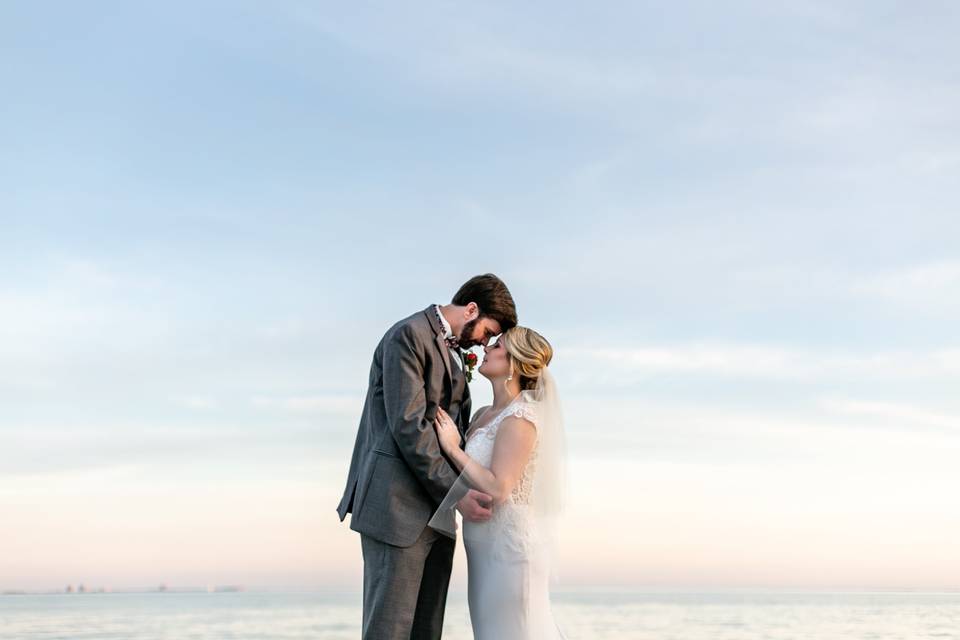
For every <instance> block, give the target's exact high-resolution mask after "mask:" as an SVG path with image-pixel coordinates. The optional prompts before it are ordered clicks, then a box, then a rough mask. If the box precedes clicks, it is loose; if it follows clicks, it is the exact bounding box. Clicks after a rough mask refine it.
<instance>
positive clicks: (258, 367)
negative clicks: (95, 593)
mask: <svg viewBox="0 0 960 640" xmlns="http://www.w3.org/2000/svg"><path fill="white" fill-rule="evenodd" d="M958 28H960V8H958V7H957V5H956V4H955V3H948V2H927V3H923V4H922V5H919V4H913V5H904V4H903V3H895V2H886V1H880V2H842V3H837V2H792V3H770V2H759V1H756V2H737V1H735V2H729V3H723V4H722V5H721V4H717V3H706V2H674V3H669V5H665V4H663V3H648V2H629V3H627V2H623V3H616V2H613V3H592V4H591V5H590V6H589V7H588V6H586V5H577V4H573V3H557V2H551V3H545V2H532V3H523V4H522V5H518V4H517V3H502V2H490V3H479V4H478V3H472V4H456V3H439V2H437V3H431V2H413V3H402V4H398V3H354V4H352V5H351V6H350V7H345V6H343V5H342V4H333V3H307V2H274V3H269V5H268V4H266V3H250V2H230V3H226V2H223V3H217V2H200V3H183V2H165V3H160V4H157V3H154V4H150V5H145V4H143V3H138V4H137V5H136V6H134V5H131V4H130V3H119V2H115V3H110V2H95V3H83V4H82V5H81V4H71V3H57V4H53V3H35V2H33V3H28V2H7V3H4V4H3V7H2V8H0V92H2V95H3V99H2V100H0V222H2V224H0V363H2V364H0V409H2V410H0V522H2V523H3V526H2V527H0V589H48V588H49V589H60V588H63V587H64V586H65V585H67V584H74V585H76V584H78V583H84V584H86V585H87V586H89V587H97V586H106V587H110V588H115V589H117V588H127V587H139V586H148V587H149V586H153V585H157V584H159V583H167V584H168V585H171V586H175V585H185V586H194V585H201V586H202V585H208V584H213V585H219V584H244V585H248V586H251V587H263V588H288V587H296V588H331V589H356V588H358V586H359V584H360V579H361V569H362V564H361V557H360V543H359V537H358V535H357V534H356V533H355V532H353V531H351V530H350V529H349V528H348V526H347V523H340V522H339V521H338V518H337V516H336V513H335V507H336V505H337V503H338V501H339V497H340V494H341V492H342V490H343V485H344V482H345V479H346V473H347V468H348V465H349V459H350V451H351V447H352V444H353V439H354V435H355V433H356V427H357V422H358V419H359V416H360V412H361V408H362V402H363V396H364V392H365V385H366V380H367V372H368V369H369V366H370V359H371V357H372V354H373V350H374V348H375V347H376V344H377V342H378V341H379V339H380V337H381V336H382V334H383V332H384V331H385V330H386V329H387V328H388V327H389V326H390V325H392V324H393V323H394V322H395V321H397V320H398V319H400V318H403V317H406V316H407V315H410V314H411V313H413V312H415V311H417V310H420V309H423V308H424V307H426V306H427V305H428V304H430V303H442V302H449V300H450V298H451V297H452V295H453V294H454V292H455V291H456V290H457V288H458V287H459V286H460V284H462V283H463V282H464V281H465V280H467V279H468V278H469V277H471V276H473V275H475V274H478V273H485V272H493V273H496V274H497V275H499V276H500V277H501V278H503V279H504V281H505V282H506V283H507V285H508V286H509V287H510V289H511V291H512V293H513V295H514V298H515V299H516V301H517V306H518V312H519V317H520V322H521V323H522V324H524V325H527V326H530V327H532V328H534V329H536V330H537V331H538V332H540V333H542V334H543V335H544V336H546V337H547V338H548V340H550V341H551V343H552V344H553V345H554V347H555V350H556V356H555V359H554V362H553V364H552V368H553V370H554V373H555V376H556V377H557V380H558V385H559V387H560V390H561V393H562V394H563V396H564V407H565V411H566V414H567V428H568V438H569V442H570V463H571V505H570V509H569V511H568V513H567V516H566V526H565V527H564V537H563V540H562V544H563V555H562V559H561V560H562V561H561V563H560V580H561V583H562V585H563V586H569V587H583V586H614V587H637V588H641V587H667V588H674V587H676V588H704V587H708V588H713V587H718V588H719V587H737V588H739V587H763V588H765V587H775V588H837V589H840V588H843V589H846V588H851V589H859V588H866V589H875V588H876V589H900V588H909V589H933V590H936V589H951V588H958V587H960V583H958V582H957V576H958V575H960V545H957V543H956V541H957V540H958V539H960V501H957V500H956V490H955V488H956V487H957V486H958V485H960V467H958V465H957V459H958V453H960V395H958V394H957V388H958V382H960V341H958V338H957V333H956V327H957V326H958V320H960V211H958V203H960V198H958V196H960V182H958V181H957V180H956V176H957V174H958V170H960V115H958V114H960V43H958V40H957V38H956V37H955V35H956V33H957V31H958ZM471 389H472V391H473V394H474V397H475V406H477V407H479V406H482V405H483V404H487V403H489V400H490V397H491V394H490V390H489V385H488V383H487V382H486V381H485V380H484V379H482V378H479V377H478V378H477V379H475V381H474V382H473V383H472V386H471ZM457 563H458V566H457V569H456V573H455V577H454V580H455V582H454V586H457V585H461V586H462V585H463V584H464V583H463V572H464V567H463V564H464V563H463V556H462V549H460V550H458V559H457Z"/></svg>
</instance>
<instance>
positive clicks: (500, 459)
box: [429, 326, 565, 640]
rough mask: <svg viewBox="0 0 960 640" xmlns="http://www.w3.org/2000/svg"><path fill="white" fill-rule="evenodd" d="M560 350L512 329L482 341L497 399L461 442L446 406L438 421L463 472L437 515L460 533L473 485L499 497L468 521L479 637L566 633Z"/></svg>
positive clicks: (471, 596)
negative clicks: (557, 564)
mask: <svg viewBox="0 0 960 640" xmlns="http://www.w3.org/2000/svg"><path fill="white" fill-rule="evenodd" d="M552 358H553V348H552V347H551V346H550V343H549V342H547V340H546V339H545V338H543V336H541V335H540V334H538V333H537V332H536V331H533V330H532V329H529V328H526V327H520V326H518V327H514V328H512V329H510V330H508V331H506V332H504V333H503V335H501V336H500V339H499V340H498V341H497V342H495V343H494V344H492V345H488V346H486V347H484V359H483V363H482V364H481V365H480V367H479V368H478V369H477V370H478V371H479V372H480V374H481V375H483V376H484V377H486V378H487V379H488V380H490V383H491V385H492V386H493V404H492V405H491V406H489V407H483V408H482V409H480V410H478V411H477V414H476V416H475V417H474V419H473V420H472V421H471V423H470V426H469V428H468V430H467V433H466V439H467V441H466V446H465V448H464V449H460V442H461V438H460V433H459V431H458V430H457V427H456V425H455V424H454V422H453V420H452V419H451V418H450V416H449V415H447V414H446V413H445V412H443V410H441V411H440V413H439V414H438V416H437V419H436V421H435V423H434V426H435V428H436V431H437V436H438V438H439V441H440V446H441V448H442V449H443V452H444V453H445V454H446V456H447V457H448V458H449V459H450V461H451V462H453V464H454V465H455V466H456V468H457V470H458V471H460V477H459V478H458V480H457V483H456V484H455V485H454V488H453V489H452V490H451V491H450V493H449V494H448V495H447V497H446V499H444V501H443V503H442V504H441V505H440V508H439V509H438V510H437V513H436V514H435V515H434V517H433V519H431V521H430V523H429V524H430V526H431V527H432V528H434V529H437V530H439V531H442V532H444V533H447V534H448V535H451V536H453V535H455V533H454V531H455V528H456V524H455V518H454V516H453V508H454V507H455V506H456V502H457V501H458V500H459V499H460V498H461V497H462V496H463V495H464V494H465V493H466V492H467V491H468V490H470V489H474V490H477V491H481V492H483V493H486V494H487V495H489V496H491V498H492V500H493V516H492V517H491V518H490V519H489V520H487V521H485V522H469V521H466V520H464V523H463V540H464V546H465V548H466V552H467V567H468V573H467V578H468V582H467V590H468V602H469V605H470V621H471V624H472V626H473V633H474V637H475V638H476V640H554V639H562V638H564V636H563V634H562V633H561V632H560V630H559V628H558V627H557V624H556V622H555V621H554V618H553V613H552V612H551V609H550V592H549V580H550V575H551V567H552V566H553V563H552V558H553V555H554V554H553V551H554V548H555V543H556V539H555V538H556V528H557V527H556V518H557V516H558V515H559V511H560V507H561V502H562V498H563V494H564V490H563V483H564V459H565V458H564V433H563V420H562V416H561V413H560V404H559V400H558V398H557V394H556V386H555V384H554V381H553V377H552V374H551V373H550V370H549V368H548V366H547V365H548V364H549V363H550V360H551V359H552Z"/></svg>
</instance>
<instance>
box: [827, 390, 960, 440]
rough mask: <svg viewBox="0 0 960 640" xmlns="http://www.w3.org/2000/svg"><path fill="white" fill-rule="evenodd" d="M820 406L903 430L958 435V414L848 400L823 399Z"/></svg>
mask: <svg viewBox="0 0 960 640" xmlns="http://www.w3.org/2000/svg"><path fill="white" fill-rule="evenodd" d="M821 406H823V408H825V409H827V410H828V411H833V412H836V413H840V414H844V415H852V416H864V417H867V418H871V419H880V420H883V421H885V422H888V423H895V424H897V425H899V426H900V427H902V428H904V429H909V428H911V427H935V428H944V429H947V430H953V431H955V432H956V433H957V434H960V414H949V413H942V412H938V411H931V410H929V409H927V408H924V407H918V406H914V405H908V404H899V403H892V402H881V401H872V400H854V399H849V398H825V399H823V400H822V401H821Z"/></svg>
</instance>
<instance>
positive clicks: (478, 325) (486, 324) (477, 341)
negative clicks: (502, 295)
mask: <svg viewBox="0 0 960 640" xmlns="http://www.w3.org/2000/svg"><path fill="white" fill-rule="evenodd" d="M498 335H500V323H499V322H497V321H496V320H494V319H493V318H485V317H483V316H480V317H479V318H476V319H474V320H469V321H467V323H466V324H465V325H463V331H461V332H460V346H461V347H462V348H464V349H469V348H471V347H475V346H477V345H480V346H484V347H485V346H486V345H487V344H488V343H489V342H490V339H491V338H493V337H494V336H498Z"/></svg>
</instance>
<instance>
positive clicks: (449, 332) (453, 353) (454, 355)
mask: <svg viewBox="0 0 960 640" xmlns="http://www.w3.org/2000/svg"><path fill="white" fill-rule="evenodd" d="M433 306H434V307H435V308H436V310H437V315H438V316H440V324H442V325H443V330H444V331H445V332H446V333H444V334H443V335H444V337H445V338H452V337H453V329H451V328H450V323H449V322H447V319H446V318H445V317H443V312H442V311H440V305H438V304H435V305H433ZM450 359H451V360H453V362H454V363H455V365H456V367H457V368H458V369H462V368H463V363H461V362H460V352H459V351H457V350H456V349H450Z"/></svg>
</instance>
